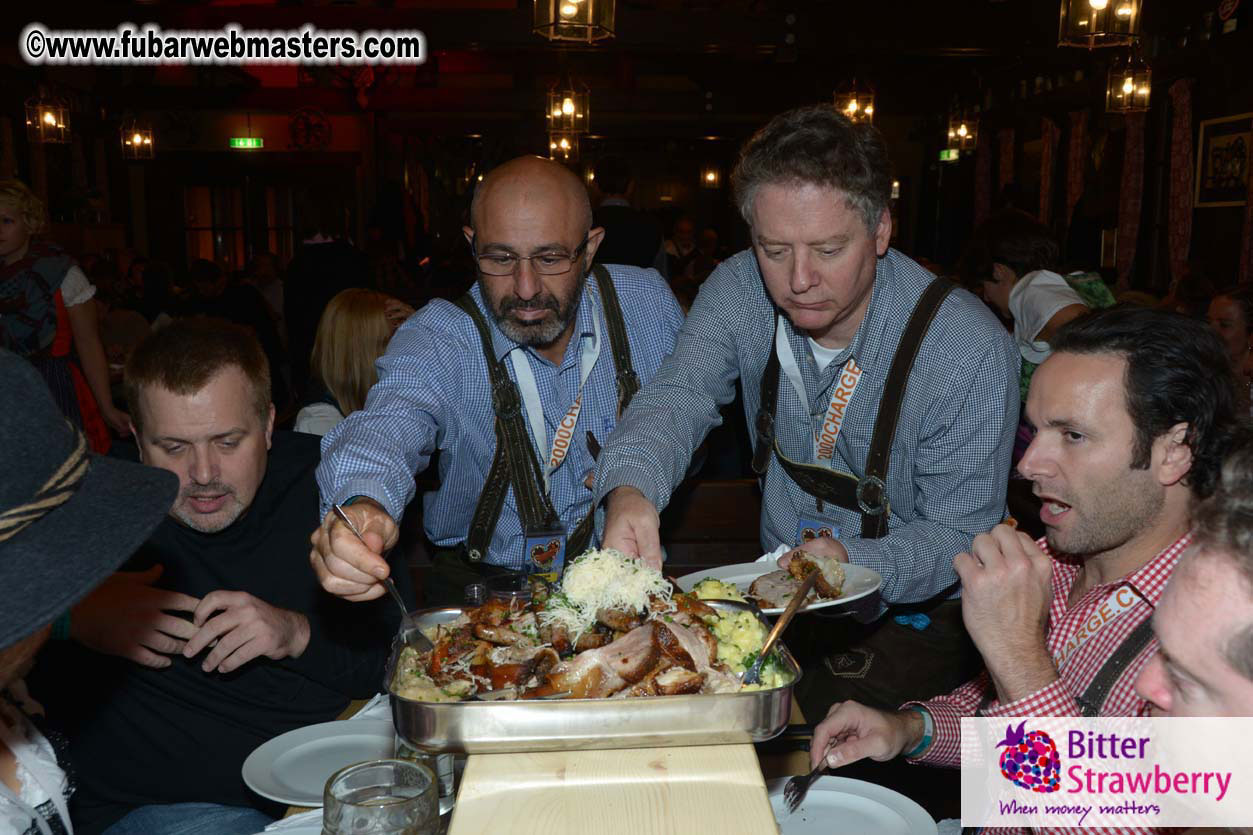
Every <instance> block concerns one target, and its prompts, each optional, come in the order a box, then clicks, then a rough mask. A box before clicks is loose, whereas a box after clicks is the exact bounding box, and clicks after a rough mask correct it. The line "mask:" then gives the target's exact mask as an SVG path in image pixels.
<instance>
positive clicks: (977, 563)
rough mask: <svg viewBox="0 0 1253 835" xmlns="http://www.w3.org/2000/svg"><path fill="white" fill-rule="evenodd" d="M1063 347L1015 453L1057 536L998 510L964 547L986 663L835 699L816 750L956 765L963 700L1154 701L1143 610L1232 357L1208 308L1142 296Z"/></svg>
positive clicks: (1216, 451) (1077, 711) (1019, 708)
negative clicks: (886, 703)
mask: <svg viewBox="0 0 1253 835" xmlns="http://www.w3.org/2000/svg"><path fill="white" fill-rule="evenodd" d="M1052 350H1053V353H1052V355H1051V356H1050V357H1049V358H1048V359H1047V360H1046V361H1045V362H1044V363H1043V364H1042V365H1041V366H1040V367H1039V368H1038V369H1037V370H1036V373H1035V376H1034V377H1033V379H1032V382H1031V390H1030V393H1029V396H1028V398H1027V406H1026V417H1027V420H1028V422H1029V423H1030V424H1031V425H1032V426H1033V427H1034V428H1035V437H1034V439H1033V440H1032V442H1031V445H1030V446H1029V447H1028V448H1027V451H1026V453H1025V454H1024V455H1023V457H1022V460H1021V461H1020V462H1019V465H1018V470H1019V472H1020V473H1021V474H1022V475H1023V476H1025V477H1027V478H1029V479H1031V481H1032V482H1033V483H1034V492H1035V494H1036V495H1037V496H1038V497H1039V498H1040V500H1041V501H1042V503H1043V507H1042V509H1041V511H1040V519H1041V521H1042V522H1043V523H1044V528H1045V533H1046V535H1045V537H1044V539H1042V540H1040V541H1038V542H1033V541H1032V540H1031V539H1030V538H1029V537H1027V536H1025V535H1024V534H1022V533H1019V532H1018V531H1016V530H1014V528H1012V527H1010V526H1009V525H999V526H997V527H996V528H994V529H993V530H992V531H991V532H990V533H987V534H981V535H980V536H978V537H976V538H975V541H974V545H973V547H972V548H971V553H969V554H965V553H963V554H958V555H957V556H956V557H955V558H954V560H953V564H954V567H955V568H956V570H957V573H958V575H959V576H960V577H961V581H962V617H963V620H964V621H965V624H966V629H967V630H968V631H969V633H970V637H971V639H972V640H973V641H974V642H975V645H976V647H978V649H979V652H980V654H981V655H982V657H983V661H984V665H985V668H986V669H985V671H984V672H983V673H982V674H981V675H980V676H979V677H978V678H976V679H975V680H973V681H971V682H968V683H967V684H964V685H962V686H961V687H959V688H957V689H956V690H954V691H953V692H952V693H949V694H948V695H945V696H938V697H936V698H933V699H930V700H928V701H926V702H916V703H909V704H906V705H905V706H904V707H903V708H902V709H901V710H899V711H896V712H894V713H892V712H884V711H879V710H874V709H872V708H868V707H866V706H864V705H860V704H857V703H856V702H842V703H839V704H836V705H833V706H832V708H831V710H830V712H829V713H828V714H827V718H826V719H825V720H824V721H823V722H822V723H821V724H819V725H818V727H817V728H816V729H815V731H814V741H813V746H812V750H811V753H810V759H811V762H812V764H813V765H815V766H816V765H817V764H818V763H819V762H820V761H821V760H822V759H823V757H824V755H825V757H826V762H827V764H828V766H831V767H835V766H841V765H847V764H848V763H851V762H855V761H857V760H860V759H862V758H864V757H870V758H872V759H875V760H889V759H892V758H894V757H898V756H902V755H904V756H905V757H907V758H909V759H910V760H911V761H914V762H921V763H928V764H931V765H940V766H948V767H955V766H957V765H958V764H959V738H960V719H961V718H962V717H963V716H967V717H969V716H976V715H980V716H1007V717H1008V716H1081V715H1086V716H1097V715H1104V716H1128V715H1140V714H1144V713H1147V711H1148V703H1147V702H1146V701H1145V700H1144V699H1142V698H1141V697H1140V696H1138V695H1137V694H1136V692H1135V689H1134V684H1135V680H1136V676H1137V675H1138V674H1139V672H1140V670H1141V668H1142V667H1143V666H1144V664H1145V662H1146V661H1147V660H1148V658H1149V657H1150V656H1151V655H1152V654H1153V652H1154V650H1155V644H1154V643H1153V641H1152V632H1151V629H1150V628H1149V618H1150V617H1151V616H1152V614H1153V611H1154V609H1155V608H1156V606H1157V603H1158V601H1159V599H1160V598H1161V594H1162V590H1163V589H1164V588H1165V586H1166V581H1167V579H1168V578H1169V576H1170V573H1171V570H1172V569H1173V568H1174V566H1175V564H1176V562H1177V561H1178V559H1179V556H1180V554H1181V553H1182V552H1183V550H1184V549H1185V548H1186V547H1187V545H1188V542H1189V533H1188V531H1189V527H1190V524H1191V522H1190V520H1191V511H1192V506H1193V503H1194V502H1195V501H1197V500H1199V499H1202V498H1205V497H1206V496H1208V495H1209V494H1210V493H1212V492H1213V491H1214V488H1215V486H1216V484H1217V482H1218V475H1219V468H1220V465H1221V456H1222V454H1223V452H1224V450H1225V448H1226V445H1227V443H1228V442H1229V439H1230V438H1231V437H1232V435H1233V433H1234V431H1235V428H1236V416H1235V406H1234V402H1235V396H1234V384H1233V378H1232V373H1231V369H1230V367H1229V363H1228V360H1227V359H1226V357H1225V355H1224V353H1223V347H1222V343H1221V342H1220V341H1219V340H1218V338H1217V336H1215V334H1214V333H1213V332H1212V331H1210V329H1209V328H1208V327H1206V326H1205V325H1204V324H1203V323H1201V322H1197V321H1194V320H1191V319H1188V318H1185V317H1183V316H1181V315H1178V314H1173V313H1166V312H1161V311H1156V310H1150V309H1147V308H1130V307H1115V308H1109V309H1106V310H1101V311H1096V312H1093V313H1090V314H1087V315H1085V316H1083V317H1081V318H1079V319H1076V320H1075V321H1074V322H1072V323H1070V324H1068V325H1066V326H1065V327H1064V328H1063V329H1062V330H1061V331H1059V332H1058V334H1057V335H1056V337H1055V339H1054V341H1053V345H1052ZM987 831H989V832H991V831H1000V830H987ZM1005 831H1007V832H1008V831H1014V830H1005ZM1111 831H1120V830H1116V829H1115V830H1111Z"/></svg>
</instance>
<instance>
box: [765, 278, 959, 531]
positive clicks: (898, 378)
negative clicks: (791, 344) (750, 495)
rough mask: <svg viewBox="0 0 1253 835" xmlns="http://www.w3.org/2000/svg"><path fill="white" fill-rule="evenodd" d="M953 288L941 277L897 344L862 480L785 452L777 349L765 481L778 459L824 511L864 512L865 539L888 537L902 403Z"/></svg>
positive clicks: (769, 381) (770, 375) (768, 396)
mask: <svg viewBox="0 0 1253 835" xmlns="http://www.w3.org/2000/svg"><path fill="white" fill-rule="evenodd" d="M952 289H953V285H952V284H951V283H950V282H948V281H946V280H944V279H942V278H936V279H934V280H933V281H932V282H931V284H930V285H929V286H928V287H927V289H926V290H924V291H923V293H922V296H921V297H920V298H919V299H918V303H917V304H916V305H915V306H914V311H913V313H912V314H911V315H910V317H909V322H908V324H906V326H905V331H904V333H902V334H901V339H900V342H899V343H897V346H896V354H895V355H894V356H893V357H892V365H891V367H890V369H889V370H888V376H887V381H886V382H885V383H884V386H883V396H882V398H881V399H880V401H879V412H878V415H877V417H876V418H875V424H874V432H873V434H872V435H871V439H870V451H869V453H868V454H867V455H866V470H865V475H864V476H862V477H861V478H857V477H856V476H853V475H851V474H849V473H842V472H839V471H838V470H833V469H831V468H830V467H823V466H818V465H814V464H803V463H801V462H799V461H794V460H793V459H791V458H788V457H787V456H786V455H784V454H783V452H782V450H780V449H779V443H778V440H777V439H776V437H775V431H774V429H775V427H774V421H775V417H774V413H775V407H776V404H777V401H778V393H779V357H778V354H777V352H776V351H774V350H773V349H772V350H771V351H770V359H769V360H768V361H767V363H766V370H765V372H764V373H763V374H762V378H761V404H760V406H759V407H758V409H757V443H756V446H755V447H754V450H753V471H754V472H756V473H757V474H758V475H759V476H764V475H765V474H766V470H767V469H769V467H770V460H771V458H772V457H773V458H777V459H778V461H779V464H780V465H781V466H782V467H783V470H784V472H786V473H787V474H788V476H789V477H790V478H791V479H792V480H793V481H794V482H796V484H797V486H799V487H800V488H801V489H802V490H804V491H805V492H806V493H809V494H810V495H811V496H814V497H815V498H817V499H818V502H819V508H821V506H822V502H830V503H831V504H834V505H836V506H837V507H842V508H845V509H846V510H854V511H857V512H859V513H860V514H861V536H862V537H863V538H865V539H877V538H879V537H881V536H884V535H886V534H887V532H888V510H889V503H888V497H887V474H888V464H889V460H888V459H889V456H890V455H891V451H892V438H893V436H894V435H895V434H896V424H897V420H898V419H899V417H900V412H901V403H902V402H903V401H904V399H905V386H906V384H907V383H908V382H909V373H910V370H911V369H912V368H913V365H914V359H915V358H916V357H917V356H918V349H919V348H920V347H921V345H922V340H923V338H924V337H925V336H926V335H927V329H928V328H929V327H930V326H931V320H932V319H934V318H935V314H936V312H937V311H938V310H939V309H940V305H941V304H942V303H943V302H944V299H945V298H946V297H947V296H948V294H949V292H950V291H951V290H952ZM776 323H777V319H776ZM776 327H778V325H777V324H776ZM772 344H773V343H772ZM772 453H773V455H772Z"/></svg>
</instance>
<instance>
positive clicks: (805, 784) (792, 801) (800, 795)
mask: <svg viewBox="0 0 1253 835" xmlns="http://www.w3.org/2000/svg"><path fill="white" fill-rule="evenodd" d="M834 741H835V740H834V739H831V740H828V741H827V750H826V751H824V752H822V759H820V760H818V764H817V765H816V766H814V769H813V771H810V772H809V773H808V774H797V775H796V776H795V777H792V778H791V779H790V780H788V781H787V785H785V786H784V787H783V802H784V804H785V805H786V806H787V810H788V814H793V813H795V812H796V810H797V809H799V808H800V807H801V803H802V802H803V801H804V800H805V795H806V794H808V793H809V787H810V786H812V785H813V784H814V781H815V780H817V779H818V777H819V776H821V774H822V772H823V770H824V769H825V768H826V767H827V753H828V752H829V751H830V750H831V743H832V742H834Z"/></svg>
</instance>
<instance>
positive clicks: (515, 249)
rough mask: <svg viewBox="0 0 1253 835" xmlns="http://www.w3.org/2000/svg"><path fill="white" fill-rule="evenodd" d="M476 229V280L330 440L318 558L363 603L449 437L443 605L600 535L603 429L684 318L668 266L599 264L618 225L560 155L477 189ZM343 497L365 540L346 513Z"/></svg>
mask: <svg viewBox="0 0 1253 835" xmlns="http://www.w3.org/2000/svg"><path fill="white" fill-rule="evenodd" d="M470 222H471V225H470V226H467V227H465V229H464V233H465V236H466V240H467V242H468V243H469V245H470V248H471V252H472V253H473V255H474V259H475V263H476V265H477V270H478V280H477V282H476V283H475V285H474V287H473V288H471V290H470V292H469V293H467V294H466V295H465V296H464V297H462V298H461V299H458V300H457V301H456V302H448V301H443V300H436V301H433V302H431V303H430V304H429V305H427V306H426V307H424V308H423V309H422V310H420V311H418V312H417V313H416V314H415V315H414V316H413V317H411V318H410V319H409V321H408V322H406V323H405V325H404V326H403V327H401V329H400V330H399V331H397V333H396V335H395V336H394V337H393V338H392V341H391V343H390V345H389V346H388V349H387V352H386V354H384V356H383V357H382V358H380V359H379V361H378V369H379V382H378V383H377V384H376V385H375V386H374V388H373V389H371V391H370V396H369V399H368V400H367V401H366V406H365V409H363V410H362V411H359V412H355V413H353V414H352V415H349V416H348V419H347V420H345V421H344V422H343V423H341V424H340V425H339V426H337V427H336V428H335V429H334V430H332V431H331V432H330V433H329V434H328V435H327V436H326V437H325V438H324V439H323V442H322V464H321V466H320V467H319V468H318V485H319V487H320V489H321V493H322V504H323V507H322V511H323V521H322V524H321V525H320V526H319V527H318V528H317V530H315V531H314V533H313V536H312V538H311V539H312V543H313V549H312V552H311V554H310V560H311V562H312V563H313V567H314V570H315V571H316V572H317V574H318V577H319V579H320V580H321V582H322V585H323V587H324V588H326V590H327V591H330V592H332V593H333V594H336V595H339V596H341V597H344V598H347V599H349V600H369V599H372V598H375V597H378V596H379V595H380V594H382V593H383V587H382V586H381V585H379V580H380V579H381V578H383V577H386V576H387V573H388V566H387V563H386V561H384V560H383V558H382V556H381V554H382V553H384V552H385V551H386V550H387V549H388V548H390V547H392V546H393V545H394V544H395V543H396V540H397V537H398V524H399V522H400V518H401V514H402V512H403V511H404V508H405V506H406V505H407V504H408V503H409V500H410V499H411V498H412V497H413V494H414V489H415V488H414V478H413V477H414V475H415V474H416V473H419V472H421V471H422V470H423V469H425V468H426V466H427V465H428V463H429V462H430V458H431V455H432V454H433V453H434V452H435V451H436V450H439V451H440V459H439V461H440V464H439V470H440V472H439V478H440V486H439V489H438V490H436V491H434V492H432V493H428V494H426V496H425V497H424V499H423V525H424V527H425V531H426V535H427V537H428V538H429V539H430V541H431V543H432V544H433V545H434V546H435V550H434V552H433V554H432V559H433V562H434V569H433V570H432V571H431V572H430V575H429V578H428V581H427V583H426V584H425V589H424V591H425V598H426V602H427V604H428V605H438V604H448V603H454V604H455V603H460V602H461V601H462V599H463V594H464V589H465V586H466V585H468V584H470V583H475V582H481V581H482V580H484V579H487V578H491V577H494V576H498V575H504V574H509V573H518V572H522V573H529V572H539V573H546V574H555V573H557V572H558V571H559V570H560V567H561V565H562V563H563V561H564V560H565V555H566V554H567V553H568V554H570V555H571V556H575V555H578V554H580V553H582V551H583V550H585V549H586V548H587V547H590V546H592V545H595V544H598V543H599V541H600V533H601V530H602V526H603V511H602V512H601V513H599V514H598V513H596V512H595V510H594V508H593V506H592V496H593V493H592V490H591V482H590V479H589V475H590V473H591V471H592V470H593V469H594V458H595V456H596V454H597V452H598V451H599V442H600V441H604V440H605V439H606V438H607V437H608V435H609V433H610V432H611V431H612V430H613V428H614V426H616V425H617V420H618V416H619V415H620V414H621V412H622V410H623V409H624V408H625V407H626V404H627V403H628V402H629V401H630V399H631V397H632V396H633V395H634V393H635V392H636V391H637V390H638V388H639V386H640V384H641V383H642V382H646V381H647V380H649V379H651V378H652V376H653V374H655V373H656V371H657V369H658V367H659V366H660V364H661V360H662V359H663V358H664V357H665V356H666V355H667V354H669V353H670V352H671V350H673V348H674V343H675V338H676V336H677V334H678V330H679V326H680V325H681V324H682V321H683V314H682V312H681V311H680V309H679V306H678V303H677V302H676V301H675V299H674V295H673V294H672V293H671V292H670V289H669V287H668V286H667V285H666V283H665V281H664V280H663V279H662V278H661V276H660V275H659V274H658V273H657V272H656V271H654V270H649V269H640V268H636V267H627V266H617V265H610V266H597V267H595V268H593V267H592V261H593V258H594V257H595V255H596V250H597V248H598V247H599V246H600V244H601V241H602V240H603V239H604V235H605V231H604V230H603V229H600V228H592V210H591V205H590V203H589V201H588V197H587V190H586V189H585V188H584V186H583V184H582V182H581V181H580V180H579V178H578V177H577V176H575V175H574V174H573V173H571V172H570V171H569V170H567V169H566V168H564V167H563V166H561V165H559V164H557V163H555V162H551V161H549V160H544V159H540V158H538V157H522V158H519V159H515V160H512V161H510V162H507V163H505V164H503V165H501V166H500V167H498V168H496V169H494V170H493V171H491V172H490V173H489V174H488V175H487V176H486V177H485V178H484V179H483V182H482V183H481V184H480V185H479V187H478V189H477V191H476V192H475V195H474V202H473V204H472V205H471V210H470ZM332 504H340V505H343V506H344V507H343V509H344V511H345V512H346V513H347V514H348V515H349V517H350V518H352V520H353V522H354V523H355V525H356V526H357V528H358V530H360V531H361V532H362V534H363V536H364V539H365V542H364V544H363V543H362V542H361V541H359V540H358V539H357V538H356V536H355V535H354V534H353V532H352V531H351V530H349V528H348V527H347V526H346V525H344V524H343V523H342V522H340V521H338V520H337V519H336V517H335V515H334V513H333V512H332V510H331V505H332Z"/></svg>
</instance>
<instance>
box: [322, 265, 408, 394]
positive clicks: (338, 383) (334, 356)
mask: <svg viewBox="0 0 1253 835" xmlns="http://www.w3.org/2000/svg"><path fill="white" fill-rule="evenodd" d="M388 301H389V297H388V296H387V295H385V294H383V293H379V292H376V291H374V290H361V289H352V290H343V291H341V292H340V293H338V294H337V295H336V296H335V297H334V298H333V299H331V300H330V302H328V303H327V305H326V310H324V311H322V318H321V319H320V320H319V321H318V332H317V334H316V335H315V336H314V338H313V351H312V352H310V356H309V370H310V372H311V373H312V374H313V377H314V379H315V380H316V381H318V382H319V383H321V384H322V385H323V386H325V387H326V390H327V391H328V392H330V394H331V396H332V397H334V398H335V400H336V401H337V402H338V404H339V408H340V411H341V412H343V413H344V415H348V414H349V413H350V412H355V411H358V410H360V409H362V408H364V407H365V398H366V395H367V394H369V393H370V387H371V386H373V385H374V384H375V383H376V382H378V372H376V371H375V369H374V361H375V360H376V359H378V358H379V357H380V356H382V355H383V352H384V351H386V350H387V343H388V341H389V340H390V339H391V338H392V326H391V324H390V323H389V322H388V321H387V302H388Z"/></svg>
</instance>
